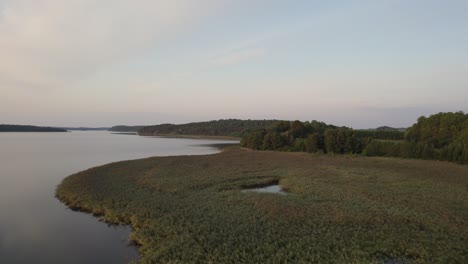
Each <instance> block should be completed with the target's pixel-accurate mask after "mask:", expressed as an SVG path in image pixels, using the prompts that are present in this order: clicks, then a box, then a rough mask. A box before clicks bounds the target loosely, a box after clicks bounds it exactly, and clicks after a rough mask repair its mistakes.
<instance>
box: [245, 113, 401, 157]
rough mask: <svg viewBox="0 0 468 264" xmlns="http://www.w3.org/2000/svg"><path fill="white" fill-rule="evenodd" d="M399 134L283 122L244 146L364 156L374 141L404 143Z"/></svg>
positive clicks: (249, 136)
mask: <svg viewBox="0 0 468 264" xmlns="http://www.w3.org/2000/svg"><path fill="white" fill-rule="evenodd" d="M403 138H404V133H403V132H399V131H371V130H353V129H350V128H347V127H337V126H334V125H328V124H325V123H323V122H318V121H315V120H314V121H312V122H308V121H307V122H301V121H298V120H296V121H294V122H290V121H281V122H276V123H275V124H273V125H272V126H270V127H268V128H266V129H259V130H256V131H253V132H251V133H249V134H247V135H245V136H244V138H243V139H242V141H241V145H242V146H244V147H248V148H252V149H256V150H280V151H307V152H319V151H320V152H324V153H340V154H343V153H361V152H362V151H363V149H364V148H365V146H366V145H367V144H368V143H369V142H370V140H371V139H379V140H401V139H403Z"/></svg>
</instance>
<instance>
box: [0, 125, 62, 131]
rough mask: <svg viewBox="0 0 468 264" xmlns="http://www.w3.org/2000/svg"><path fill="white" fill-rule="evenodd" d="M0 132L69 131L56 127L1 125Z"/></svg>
mask: <svg viewBox="0 0 468 264" xmlns="http://www.w3.org/2000/svg"><path fill="white" fill-rule="evenodd" d="M0 132H67V130H65V129H62V128H56V127H38V126H24V125H0Z"/></svg>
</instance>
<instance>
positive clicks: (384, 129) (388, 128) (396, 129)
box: [366, 126, 406, 132]
mask: <svg viewBox="0 0 468 264" xmlns="http://www.w3.org/2000/svg"><path fill="white" fill-rule="evenodd" d="M366 130H374V131H400V132H405V131H406V128H404V127H398V128H395V127H389V126H380V127H378V128H370V129H366Z"/></svg>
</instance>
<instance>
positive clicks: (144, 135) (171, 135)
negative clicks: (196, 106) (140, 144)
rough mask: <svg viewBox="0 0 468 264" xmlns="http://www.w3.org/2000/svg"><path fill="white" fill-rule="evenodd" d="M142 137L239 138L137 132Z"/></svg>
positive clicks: (231, 137)
mask: <svg viewBox="0 0 468 264" xmlns="http://www.w3.org/2000/svg"><path fill="white" fill-rule="evenodd" d="M138 135H139V136H143V137H162V138H187V139H219V140H240V139H241V138H240V137H233V136H207V135H181V134H144V133H143V134H138Z"/></svg>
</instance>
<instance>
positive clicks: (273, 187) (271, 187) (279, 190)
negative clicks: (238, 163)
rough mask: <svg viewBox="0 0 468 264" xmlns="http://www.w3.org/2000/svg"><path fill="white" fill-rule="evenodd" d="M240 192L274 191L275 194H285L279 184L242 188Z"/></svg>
mask: <svg viewBox="0 0 468 264" xmlns="http://www.w3.org/2000/svg"><path fill="white" fill-rule="evenodd" d="M242 192H258V193H276V194H282V195H286V192H285V191H283V189H282V188H281V186H279V184H275V185H269V186H264V187H260V188H249V189H244V190H242Z"/></svg>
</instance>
